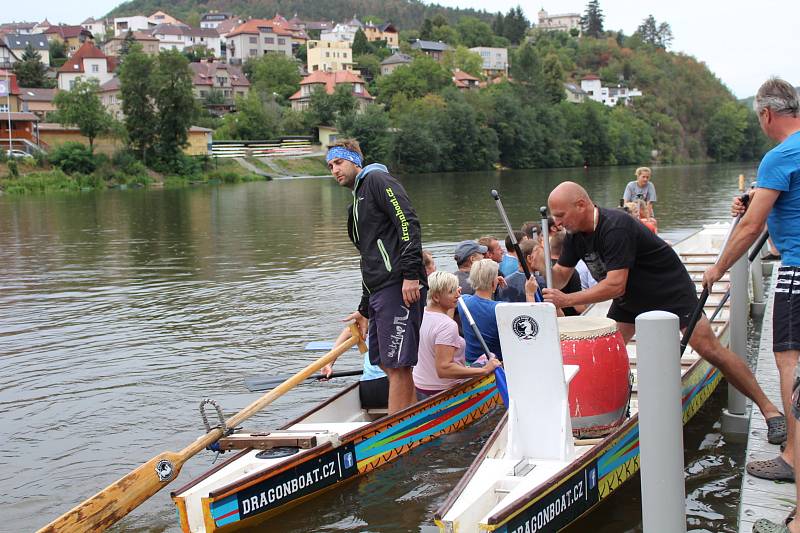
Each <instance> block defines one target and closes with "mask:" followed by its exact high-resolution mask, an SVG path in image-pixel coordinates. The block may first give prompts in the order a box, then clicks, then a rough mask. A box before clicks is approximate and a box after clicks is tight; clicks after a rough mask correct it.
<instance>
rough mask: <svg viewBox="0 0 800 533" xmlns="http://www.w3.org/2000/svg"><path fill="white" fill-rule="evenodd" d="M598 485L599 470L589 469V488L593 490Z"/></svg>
mask: <svg viewBox="0 0 800 533" xmlns="http://www.w3.org/2000/svg"><path fill="white" fill-rule="evenodd" d="M596 485H597V470H596V469H594V468H592V469H591V470H589V490H592V489H593V488H595V486H596Z"/></svg>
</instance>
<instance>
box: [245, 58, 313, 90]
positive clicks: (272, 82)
mask: <svg viewBox="0 0 800 533" xmlns="http://www.w3.org/2000/svg"><path fill="white" fill-rule="evenodd" d="M244 72H245V74H246V75H247V77H248V78H249V79H250V83H252V88H253V89H255V90H256V91H258V92H259V93H261V95H262V97H264V98H266V97H271V96H272V93H277V94H278V95H279V96H280V97H281V98H283V99H284V100H285V99H287V98H289V97H290V96H291V95H293V94H294V93H295V92H297V88H298V87H299V85H300V80H301V79H302V76H301V75H300V71H299V70H298V63H297V60H296V59H294V58H291V57H287V56H285V55H283V54H265V55H263V56H261V57H259V58H255V59H248V60H247V62H246V63H245V66H244Z"/></svg>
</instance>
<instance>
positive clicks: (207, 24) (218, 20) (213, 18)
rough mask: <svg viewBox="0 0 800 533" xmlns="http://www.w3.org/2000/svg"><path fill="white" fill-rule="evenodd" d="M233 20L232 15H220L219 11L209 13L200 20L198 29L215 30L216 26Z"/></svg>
mask: <svg viewBox="0 0 800 533" xmlns="http://www.w3.org/2000/svg"><path fill="white" fill-rule="evenodd" d="M232 18H233V14H231V13H221V12H219V11H211V12H210V13H206V14H204V15H203V16H202V17H201V18H200V27H201V28H211V29H214V30H215V29H217V26H219V25H220V24H222V23H223V22H225V21H226V20H230V19H232Z"/></svg>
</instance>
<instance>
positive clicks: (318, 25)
mask: <svg viewBox="0 0 800 533" xmlns="http://www.w3.org/2000/svg"><path fill="white" fill-rule="evenodd" d="M334 26H336V24H335V23H334V22H333V21H330V22H329V21H327V20H321V21H313V22H306V30H330V29H331V28H333V27H334Z"/></svg>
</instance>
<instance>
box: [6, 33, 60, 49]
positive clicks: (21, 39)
mask: <svg viewBox="0 0 800 533" xmlns="http://www.w3.org/2000/svg"><path fill="white" fill-rule="evenodd" d="M5 40H6V44H7V45H8V47H9V48H11V49H12V50H25V48H26V47H27V46H28V43H30V44H31V46H32V47H33V49H34V50H48V51H49V50H50V43H48V42H47V37H45V36H44V35H41V34H39V35H21V34H16V33H9V34H7V35H6V39H5Z"/></svg>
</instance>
